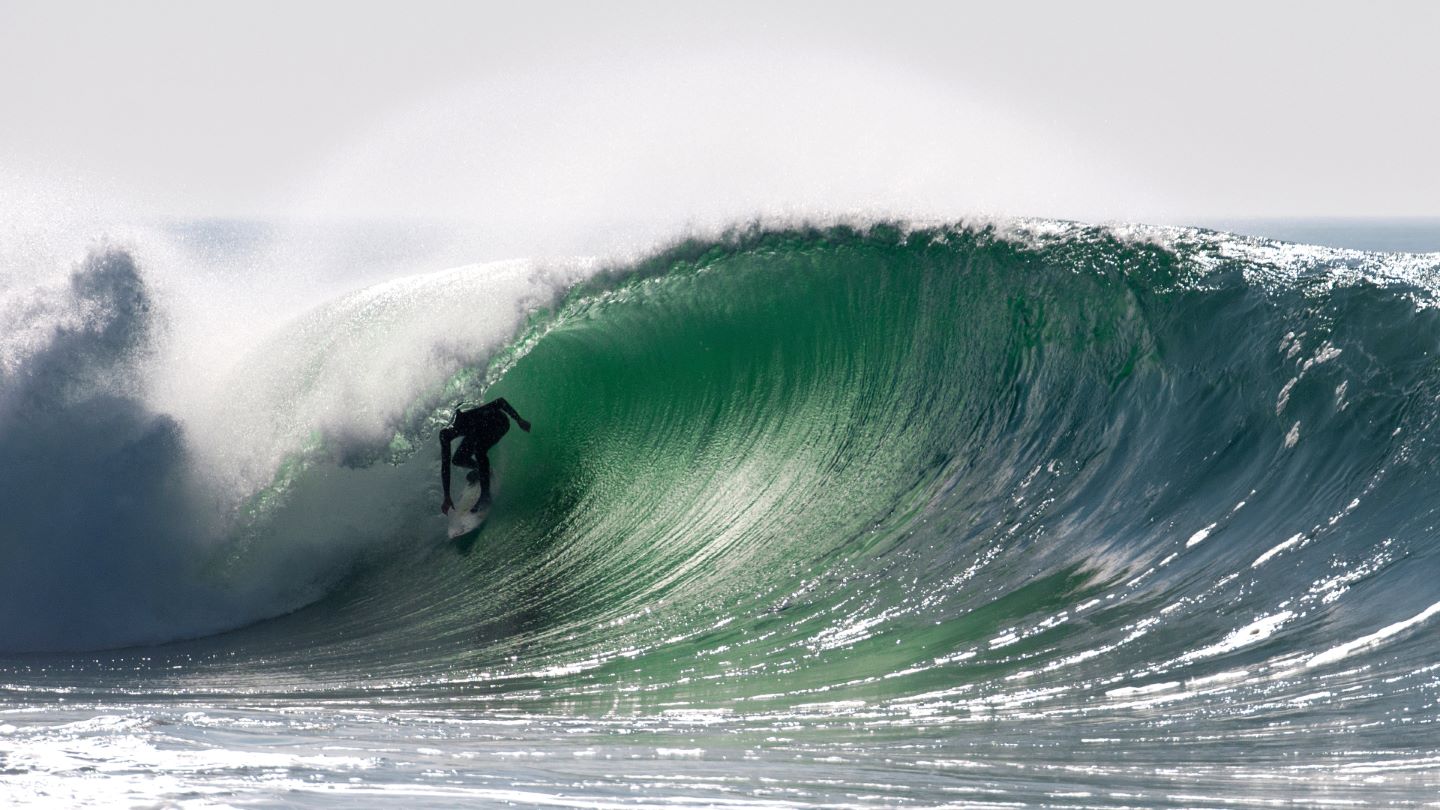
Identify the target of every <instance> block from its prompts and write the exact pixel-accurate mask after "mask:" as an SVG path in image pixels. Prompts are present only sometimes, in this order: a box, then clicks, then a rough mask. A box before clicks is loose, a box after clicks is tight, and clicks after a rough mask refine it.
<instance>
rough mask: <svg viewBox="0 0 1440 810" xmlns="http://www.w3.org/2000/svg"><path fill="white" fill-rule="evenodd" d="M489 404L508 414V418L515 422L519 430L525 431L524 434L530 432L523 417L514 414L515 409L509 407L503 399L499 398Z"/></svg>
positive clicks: (528, 425) (528, 424) (527, 423)
mask: <svg viewBox="0 0 1440 810" xmlns="http://www.w3.org/2000/svg"><path fill="white" fill-rule="evenodd" d="M490 404H491V405H494V406H495V407H497V408H499V409H500V410H502V411H504V412H505V413H507V414H509V415H510V418H511V419H514V420H515V424H517V425H519V426H520V429H521V430H523V431H525V432H526V433H529V432H530V423H529V422H526V421H525V418H524V417H523V416H521V415H520V414H518V413H516V412H515V409H514V408H513V407H511V405H510V403H509V402H507V401H505V398H504V397H500V398H499V399H497V400H495V401H494V402H492V403H490Z"/></svg>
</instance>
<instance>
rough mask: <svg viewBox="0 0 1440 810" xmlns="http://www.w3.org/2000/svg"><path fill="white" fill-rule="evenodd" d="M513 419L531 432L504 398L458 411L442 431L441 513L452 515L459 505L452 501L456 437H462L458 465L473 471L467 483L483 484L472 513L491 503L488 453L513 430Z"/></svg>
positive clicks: (456, 452)
mask: <svg viewBox="0 0 1440 810" xmlns="http://www.w3.org/2000/svg"><path fill="white" fill-rule="evenodd" d="M507 415H508V416H509V419H507V418H506V416H507ZM510 419H514V420H515V424H517V425H519V426H520V429H521V430H523V431H525V432H526V433H529V432H530V423H529V422H526V421H525V420H524V419H523V418H521V416H520V414H518V413H516V412H515V409H514V408H512V407H510V403H508V402H506V401H505V398H504V397H501V398H499V399H496V400H494V401H491V402H487V403H485V404H484V405H481V406H480V407H478V408H472V409H470V410H468V411H462V410H459V409H458V408H457V409H456V410H455V420H454V421H453V422H452V423H451V425H450V427H447V428H445V429H444V430H442V431H440V488H441V489H442V490H444V492H445V502H444V503H442V504H440V511H441V512H444V513H445V514H447V515H448V514H450V510H451V509H454V508H455V502H454V501H452V500H450V442H451V441H453V440H454V439H455V437H456V436H460V437H462V438H461V439H460V446H459V447H458V448H456V450H455V465H456V466H457V467H469V468H470V472H469V473H467V474H466V475H465V480H466V481H468V482H469V483H472V484H473V483H475V482H476V481H479V482H480V500H478V501H476V502H475V505H474V506H473V507H471V508H470V511H471V512H476V511H479V509H480V508H481V507H482V506H485V505H487V504H489V503H490V458H489V456H487V455H485V454H486V453H487V452H489V450H490V448H492V447H494V446H495V443H496V442H498V441H500V437H501V436H504V435H505V432H506V431H508V430H509V429H510Z"/></svg>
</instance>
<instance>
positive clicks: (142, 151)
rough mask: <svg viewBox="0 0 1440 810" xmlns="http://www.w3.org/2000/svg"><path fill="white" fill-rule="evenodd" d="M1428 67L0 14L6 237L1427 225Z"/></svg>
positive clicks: (825, 38)
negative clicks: (172, 231) (106, 226)
mask: <svg viewBox="0 0 1440 810" xmlns="http://www.w3.org/2000/svg"><path fill="white" fill-rule="evenodd" d="M1437 42H1440V3H1413V4H1399V3H1395V4H1391V3H1374V2H1370V3H1353V4H1343V5H1342V4H1321V3H1293V4H1290V3H1255V2H1252V3H1237V4H1223V3H1222V4H1217V3H1211V2H1206V3H1193V4H1189V5H1188V7H1186V8H1182V7H1181V6H1180V5H1179V4H1172V3H1103V4H1095V3H1063V4H1061V3H1055V4H1043V3H1013V2H1006V3H999V2H996V3H984V4H980V3H959V2H951V3H901V2H873V3H835V2H826V3H775V2H769V3H737V2H725V3H718V2H713V3H697V4H691V3H653V4H648V3H647V4H637V3H616V4H603V3H587V4H579V3H576V4H574V5H573V6H572V5H571V4H535V3H511V4H504V5H501V4H490V3H433V2H397V3H358V2H357V3H350V2H347V3H303V2H294V3H292V2H276V3H270V2H243V3H241V2H232V3H209V2H173V3H172V2H124V3H119V2H104V3H72V2H43V3H40V2H35V3H32V2H17V1H16V0H0V116H3V118H0V121H3V126H0V182H3V183H4V184H6V185H7V186H8V187H9V188H8V191H0V203H4V202H5V201H6V200H7V195H8V204H10V205H12V206H13V205H16V204H23V203H25V202H26V199H27V198H29V199H30V200H31V201H33V200H34V199H36V198H39V197H51V198H54V199H69V198H73V197H75V196H77V195H78V196H81V197H88V198H90V199H91V200H92V202H93V201H94V200H100V201H101V202H100V203H99V204H100V205H101V207H103V208H106V209H111V210H116V211H124V212H128V213H130V214H132V215H136V216H153V215H178V216H260V217H272V216H273V217H281V216H322V217H323V216H356V215H358V216H396V215H414V216H425V217H453V218H461V219H463V218H484V219H491V220H504V221H516V222H522V221H524V222H534V221H544V222H547V223H549V224H550V225H551V226H553V227H567V225H568V224H570V223H573V222H579V221H582V220H584V221H598V220H603V219H607V218H609V219H614V220H626V219H631V218H636V219H647V218H648V219H666V220H673V221H677V222H694V221H705V220H708V219H715V218H726V217H731V218H733V217H744V216H748V215H750V214H754V213H775V212H800V213H811V212H833V213H848V212H854V211H867V210H869V211H890V212H898V213H919V214H929V215H936V216H942V217H956V216H962V215H966V214H973V213H1002V214H1033V215H1042V216H1065V217H1075V218H1080V219H1089V220H1106V219H1134V220H1147V221H1155V222H1184V221H1187V220H1200V219H1206V218H1210V219H1213V218H1217V217H1232V218H1233V217H1242V216H1317V215H1318V216H1436V215H1440V157H1437V154H1436V143H1437V142H1440V90H1437V87H1440V47H1437V44H1436V43H1437ZM67 195H68V196H67Z"/></svg>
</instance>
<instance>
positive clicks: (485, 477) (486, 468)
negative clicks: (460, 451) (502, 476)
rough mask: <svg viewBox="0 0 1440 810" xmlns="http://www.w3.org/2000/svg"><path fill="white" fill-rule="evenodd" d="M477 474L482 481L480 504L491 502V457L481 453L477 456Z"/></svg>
mask: <svg viewBox="0 0 1440 810" xmlns="http://www.w3.org/2000/svg"><path fill="white" fill-rule="evenodd" d="M475 473H476V476H477V477H478V478H479V479H480V503H485V502H486V501H488V500H490V456H489V454H488V453H485V452H484V451H481V452H479V453H476V454H475Z"/></svg>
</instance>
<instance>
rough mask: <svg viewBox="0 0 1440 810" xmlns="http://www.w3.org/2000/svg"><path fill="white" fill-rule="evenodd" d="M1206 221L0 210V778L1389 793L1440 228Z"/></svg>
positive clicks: (290, 791)
mask: <svg viewBox="0 0 1440 810" xmlns="http://www.w3.org/2000/svg"><path fill="white" fill-rule="evenodd" d="M1202 224H1204V225H1206V226H1207V228H1215V227H1218V226H1223V227H1219V229H1214V230H1212V229H1204V228H1189V227H1162V226H1149V225H1107V226H1090V225H1085V224H1079V223H1073V222H1061V221H1052V220H1041V219H1019V220H999V221H984V222H957V223H955V224H952V225H946V226H936V225H930V224H927V225H911V224H907V223H904V222H856V223H852V224H850V225H843V226H832V225H824V226H819V225H816V226H806V225H789V226H784V227H780V226H776V227H766V226H762V225H750V226H739V227H737V228H735V229H734V230H732V231H730V232H728V233H725V234H721V235H714V236H709V237H704V238H700V237H687V238H677V239H676V241H674V242H672V243H669V244H667V245H664V246H661V247H657V248H656V249H655V250H654V251H652V252H650V253H648V254H645V255H642V256H639V257H637V258H634V259H627V260H624V261H614V262H608V263H607V262H604V261H595V260H580V259H576V260H563V261H562V260H539V259H535V260H530V259H526V260H516V261H506V262H498V263H486V264H461V265H460V266H450V265H448V264H447V265H440V266H437V265H436V264H435V263H434V262H433V261H429V260H425V261H422V260H420V259H418V258H411V257H417V256H420V255H421V253H422V251H424V250H426V249H428V247H427V246H429V245H430V244H431V242H432V241H435V240H438V239H439V238H440V237H439V236H438V235H437V234H436V233H435V232H431V231H428V230H425V229H418V230H417V229H415V228H408V227H399V226H397V227H396V228H395V229H393V230H387V229H384V228H373V227H366V228H360V229H356V230H355V231H354V232H353V235H352V236H343V237H337V235H336V233H337V232H330V233H327V234H324V235H323V238H322V236H316V237H315V238H314V239H313V240H312V241H310V242H306V241H305V240H304V239H301V238H297V237H296V235H295V233H294V232H293V229H292V228H289V226H287V227H286V228H282V227H280V226H278V225H273V224H265V223H224V222H197V223H172V224H170V225H168V226H166V227H163V228H153V227H151V228H139V229H133V230H129V231H125V232H122V233H119V234H118V235H110V236H106V237H104V238H97V239H95V240H93V241H92V242H90V243H89V245H90V246H89V248H88V249H86V250H84V251H81V252H79V253H78V254H73V255H72V254H69V253H66V252H65V251H49V250H46V249H41V248H36V247H34V246H33V245H28V244H25V243H23V240H11V241H10V242H0V244H3V245H5V248H4V250H5V251H7V253H6V255H4V256H0V258H3V260H4V261H3V268H4V272H3V273H0V285H3V286H0V804H4V805H5V806H7V807H16V806H47V807H48V806H55V807H87V806H95V807H112V806H137V807H151V806H161V807H187V808H189V807H250V806H296V807H337V808H340V807H345V808H349V807H363V806H380V805H385V806H396V807H407V808H413V807H436V808H440V807H455V806H459V805H466V806H491V805H494V806H500V805H504V806H523V807H589V808H662V807H663V808H672V807H687V806H704V807H724V808H774V807H811V806H813V807H845V808H853V807H965V808H971V807H982V808H983V807H1006V808H1011V807H1067V808H1095V807H1104V808H1131V807H1230V806H1252V805H1253V806H1262V805H1263V806H1270V805H1281V806H1289V805H1301V806H1312V805H1320V804H1336V805H1349V804H1366V805H1386V804H1394V805H1410V806H1415V805H1423V804H1427V803H1433V802H1435V801H1436V797H1437V796H1440V645H1437V643H1436V630H1437V627H1440V499H1437V497H1436V493H1437V492H1440V442H1437V441H1436V436H1437V433H1436V431H1437V430H1440V424H1437V420H1440V361H1437V357H1440V308H1437V306H1436V305H1437V302H1440V253H1435V252H1431V253H1426V252H1427V251H1440V221H1313V220H1302V221H1280V220H1267V221H1253V220H1252V221H1240V222H1230V223H1202ZM337 239H340V240H341V244H340V247H342V248H343V249H342V250H337ZM302 246H303V247H302ZM42 247H43V246H42ZM317 257H326V259H325V261H326V264H325V266H324V269H323V270H320V269H317V267H318V265H317V264H316V262H317V261H319V259H317ZM477 258H478V257H477ZM499 396H503V397H505V398H506V399H507V400H509V402H510V403H512V404H513V405H514V406H515V407H516V408H517V409H518V411H519V412H520V413H521V414H522V415H523V416H524V417H525V418H526V419H528V420H529V421H530V422H532V423H533V425H534V429H533V432H531V433H528V434H526V433H522V432H520V431H511V432H510V434H509V435H508V436H506V437H505V439H504V440H503V441H502V442H501V443H500V444H499V445H498V446H497V447H496V448H495V449H494V450H493V451H492V453H491V461H492V464H493V466H494V468H495V477H496V485H495V501H494V506H493V509H492V511H491V513H490V516H489V519H488V522H487V523H486V525H485V526H484V528H483V529H482V530H481V531H480V533H479V534H478V536H475V537H471V538H468V539H466V540H465V541H464V542H460V543H456V542H451V541H448V540H447V539H446V536H445V523H444V520H443V518H441V517H440V515H439V505H440V502H441V498H442V494H441V492H440V487H439V475H438V466H439V464H438V452H439V450H438V442H437V440H436V435H437V432H438V431H439V429H440V428H442V427H444V426H445V425H446V424H447V422H448V420H449V419H450V418H451V415H452V414H453V412H454V410H455V408H456V407H457V406H461V405H463V404H465V403H470V404H474V403H479V402H482V401H486V400H489V399H493V398H495V397H499Z"/></svg>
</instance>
